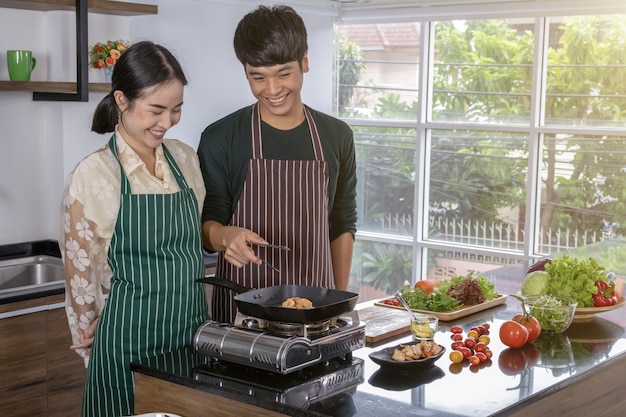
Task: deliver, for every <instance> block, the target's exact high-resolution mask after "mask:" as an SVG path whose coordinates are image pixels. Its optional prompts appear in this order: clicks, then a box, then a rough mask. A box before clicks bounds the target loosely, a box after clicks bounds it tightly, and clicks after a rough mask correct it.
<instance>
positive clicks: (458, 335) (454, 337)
mask: <svg viewBox="0 0 626 417" xmlns="http://www.w3.org/2000/svg"><path fill="white" fill-rule="evenodd" d="M452 340H454V341H459V340H463V335H462V334H460V333H455V334H453V335H452Z"/></svg>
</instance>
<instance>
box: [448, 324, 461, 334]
mask: <svg viewBox="0 0 626 417" xmlns="http://www.w3.org/2000/svg"><path fill="white" fill-rule="evenodd" d="M450 331H451V332H452V333H454V334H457V333H463V328H462V327H461V326H452V327H450Z"/></svg>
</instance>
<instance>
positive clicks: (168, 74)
mask: <svg viewBox="0 0 626 417" xmlns="http://www.w3.org/2000/svg"><path fill="white" fill-rule="evenodd" d="M172 79H176V80H179V81H180V82H181V83H182V84H183V85H187V78H186V77H185V73H184V72H183V69H182V68H181V66H180V63H179V62H178V60H177V59H176V58H175V57H174V55H172V53H171V52H170V51H169V50H167V48H165V47H163V46H161V45H157V44H155V43H153V42H150V41H142V42H137V43H135V44H133V45H132V46H131V47H129V48H128V49H127V50H126V51H125V52H124V53H122V56H120V58H119V59H118V60H117V63H116V64H115V67H114V69H113V76H112V82H111V92H110V93H109V94H107V95H106V97H104V98H103V99H102V100H101V101H100V103H99V104H98V106H97V107H96V110H95V112H94V115H93V120H92V123H91V130H92V131H94V132H96V133H108V132H113V131H114V130H115V125H116V124H117V123H118V122H119V119H120V110H119V108H118V106H117V104H116V103H115V98H114V97H113V92H114V91H116V90H120V91H121V92H122V93H124V96H125V97H126V99H127V100H128V104H129V106H130V107H132V105H133V102H134V101H135V100H137V99H138V98H139V97H141V94H142V93H143V91H144V89H146V88H148V87H152V86H155V85H158V84H161V83H163V82H165V81H169V80H172Z"/></svg>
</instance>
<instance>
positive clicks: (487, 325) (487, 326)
mask: <svg viewBox="0 0 626 417" xmlns="http://www.w3.org/2000/svg"><path fill="white" fill-rule="evenodd" d="M481 326H483V327H484V328H485V330H487V331H489V327H491V325H490V324H489V323H483V324H481Z"/></svg>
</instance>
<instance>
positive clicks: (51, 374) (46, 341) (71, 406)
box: [0, 294, 86, 417]
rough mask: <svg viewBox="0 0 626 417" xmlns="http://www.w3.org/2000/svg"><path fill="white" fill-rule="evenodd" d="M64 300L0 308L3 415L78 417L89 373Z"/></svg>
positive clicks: (0, 409)
mask: <svg viewBox="0 0 626 417" xmlns="http://www.w3.org/2000/svg"><path fill="white" fill-rule="evenodd" d="M64 298H65V296H64V295H63V294H60V295H56V296H50V297H42V298H39V299H35V300H28V301H21V302H18V303H11V304H4V305H0V314H8V315H12V314H13V313H14V312H16V311H19V312H23V313H24V314H20V315H17V316H13V317H7V318H1V319H0V392H2V395H0V415H2V416H3V417H22V416H23V417H32V416H47V417H67V416H79V415H80V410H81V406H82V394H83V386H84V383H85V372H86V371H85V367H84V362H83V360H82V359H81V358H80V357H79V356H78V355H77V354H76V353H75V352H73V351H71V350H70V349H69V346H70V344H71V343H72V340H71V336H70V332H69V329H68V327H67V319H66V316H65V309H64V308H63V307H62V306H61V305H62V304H63V302H64Z"/></svg>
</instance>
